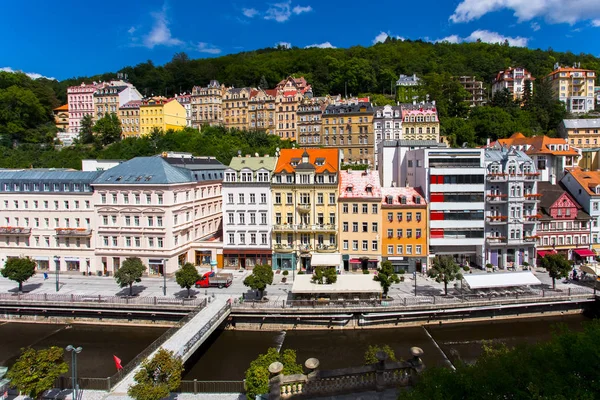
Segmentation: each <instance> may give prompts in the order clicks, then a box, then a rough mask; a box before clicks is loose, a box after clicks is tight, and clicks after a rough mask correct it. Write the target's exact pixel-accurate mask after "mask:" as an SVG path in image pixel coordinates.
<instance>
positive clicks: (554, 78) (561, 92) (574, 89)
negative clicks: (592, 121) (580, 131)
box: [544, 64, 596, 113]
mask: <svg viewBox="0 0 600 400" xmlns="http://www.w3.org/2000/svg"><path fill="white" fill-rule="evenodd" d="M544 79H545V80H546V81H548V82H550V84H551V85H552V92H553V93H554V98H555V99H557V100H560V101H562V102H563V103H565V107H566V108H567V111H568V112H571V113H580V112H583V113H585V112H588V111H593V110H594V109H595V104H594V103H595V102H594V87H595V83H596V72H594V71H592V70H590V69H582V68H579V65H575V66H573V67H572V68H565V67H561V66H559V65H558V64H555V65H554V71H552V72H550V73H549V74H548V75H546V76H545V77H544Z"/></svg>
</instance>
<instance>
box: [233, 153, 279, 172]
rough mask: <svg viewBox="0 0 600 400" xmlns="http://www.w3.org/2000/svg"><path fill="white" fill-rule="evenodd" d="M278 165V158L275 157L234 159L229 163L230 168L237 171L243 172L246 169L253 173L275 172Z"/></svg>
mask: <svg viewBox="0 0 600 400" xmlns="http://www.w3.org/2000/svg"><path fill="white" fill-rule="evenodd" d="M276 163H277V158H275V157H268V156H265V157H234V158H232V159H231V162H230V163H229V168H231V169H234V170H236V171H241V170H242V169H244V168H248V169H250V170H252V171H258V170H259V169H266V170H269V171H273V170H274V169H275V164H276Z"/></svg>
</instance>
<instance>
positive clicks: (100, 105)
mask: <svg viewBox="0 0 600 400" xmlns="http://www.w3.org/2000/svg"><path fill="white" fill-rule="evenodd" d="M141 99H142V95H141V94H140V92H138V91H137V89H136V88H135V86H133V85H132V84H131V83H128V82H124V81H110V82H108V83H106V84H103V85H102V86H101V87H99V88H98V89H97V90H96V91H95V92H94V120H96V121H97V120H99V119H100V118H102V117H103V116H104V115H106V114H109V113H110V114H118V112H119V107H121V106H122V105H124V104H126V103H128V102H130V101H133V100H138V101H139V100H141Z"/></svg>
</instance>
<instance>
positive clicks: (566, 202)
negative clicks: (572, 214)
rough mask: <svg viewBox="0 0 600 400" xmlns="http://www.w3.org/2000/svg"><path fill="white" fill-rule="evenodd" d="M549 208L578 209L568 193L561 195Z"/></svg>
mask: <svg viewBox="0 0 600 400" xmlns="http://www.w3.org/2000/svg"><path fill="white" fill-rule="evenodd" d="M550 208H551V209H553V208H578V204H577V203H576V202H575V200H573V198H572V197H571V196H569V194H568V193H563V194H561V195H560V197H559V198H558V199H556V201H555V202H554V203H552V205H551V206H550Z"/></svg>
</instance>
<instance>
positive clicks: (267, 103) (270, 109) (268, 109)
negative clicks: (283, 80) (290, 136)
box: [248, 88, 277, 135]
mask: <svg viewBox="0 0 600 400" xmlns="http://www.w3.org/2000/svg"><path fill="white" fill-rule="evenodd" d="M276 97H277V90H275V89H261V88H258V89H252V90H251V91H250V99H249V100H248V117H249V118H248V120H249V122H248V129H249V130H261V131H265V132H266V133H267V134H269V135H274V134H275V118H276V117H275V114H276V111H275V98H276Z"/></svg>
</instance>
